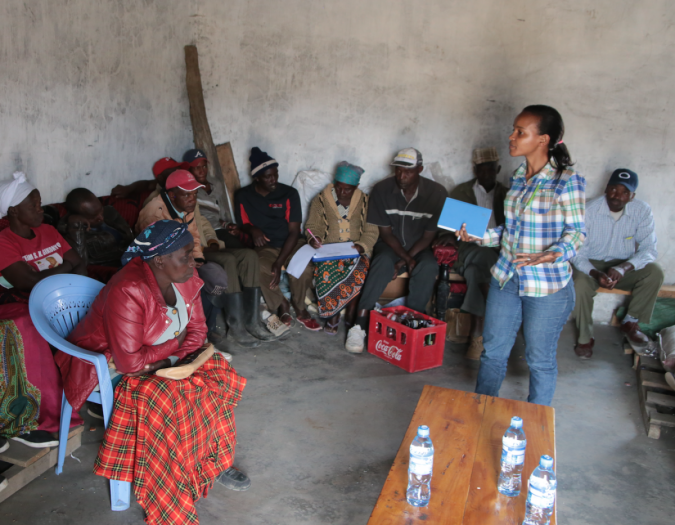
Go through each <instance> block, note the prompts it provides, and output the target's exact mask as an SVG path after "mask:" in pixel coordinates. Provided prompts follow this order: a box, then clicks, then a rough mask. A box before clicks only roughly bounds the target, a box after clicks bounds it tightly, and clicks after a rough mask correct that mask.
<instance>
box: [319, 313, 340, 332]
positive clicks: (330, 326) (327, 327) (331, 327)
mask: <svg viewBox="0 0 675 525" xmlns="http://www.w3.org/2000/svg"><path fill="white" fill-rule="evenodd" d="M339 326H340V318H339V317H338V320H337V321H336V322H335V324H330V319H329V320H328V321H326V324H325V325H324V326H323V331H324V332H326V333H327V334H328V335H337V333H338V327H339Z"/></svg>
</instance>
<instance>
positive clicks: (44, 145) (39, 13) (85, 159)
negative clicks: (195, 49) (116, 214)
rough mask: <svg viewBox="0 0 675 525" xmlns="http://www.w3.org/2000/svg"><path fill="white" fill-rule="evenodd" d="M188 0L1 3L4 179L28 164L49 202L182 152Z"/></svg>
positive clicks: (134, 175) (131, 176) (147, 169)
mask: <svg viewBox="0 0 675 525" xmlns="http://www.w3.org/2000/svg"><path fill="white" fill-rule="evenodd" d="M184 3H185V2H181V1H180V0H162V1H161V2H153V1H152V0H145V1H136V0H127V1H110V0H106V1H103V2H91V1H87V0H73V1H65V0H54V1H51V2H43V1H39V0H26V1H21V2H19V1H16V0H8V1H7V2H3V3H2V4H0V64H1V67H0V92H1V93H2V96H1V97H0V175H1V177H0V178H2V179H6V178H7V177H11V174H12V171H14V170H15V169H21V170H24V171H25V172H26V173H27V174H28V176H29V178H30V180H31V181H33V182H34V183H35V184H37V185H38V186H39V188H40V190H41V193H42V199H43V202H45V203H47V202H52V201H54V200H62V199H63V198H64V197H65V195H66V193H67V192H68V191H69V190H71V189H73V188H75V187H77V186H81V185H82V186H86V187H89V188H90V189H92V190H93V191H94V192H95V193H97V194H99V195H105V194H109V193H110V189H111V188H112V187H113V186H114V185H115V184H117V183H118V182H122V181H127V182H130V181H132V180H135V179H138V178H141V177H143V178H151V177H152V172H151V167H152V163H153V162H154V161H155V160H157V159H158V158H160V157H162V156H164V155H172V154H174V152H176V151H178V152H181V153H182V151H183V150H184V148H185V147H186V146H187V145H189V144H190V141H191V138H192V133H191V131H190V129H189V125H190V118H189V113H188V105H187V95H186V93H185V81H184V78H185V65H184V64H185V62H184V58H183V46H184V45H185V43H189V42H190V41H191V39H192V31H193V30H192V27H191V24H190V18H189V13H190V10H189V8H188V6H183V4H184ZM181 11H183V13H182V14H181ZM177 14H179V15H180V16H176V15H177Z"/></svg>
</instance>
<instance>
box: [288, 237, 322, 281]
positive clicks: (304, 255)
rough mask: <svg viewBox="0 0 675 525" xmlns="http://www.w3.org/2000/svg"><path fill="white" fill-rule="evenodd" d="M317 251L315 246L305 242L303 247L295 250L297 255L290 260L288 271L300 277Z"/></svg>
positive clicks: (297, 277)
mask: <svg viewBox="0 0 675 525" xmlns="http://www.w3.org/2000/svg"><path fill="white" fill-rule="evenodd" d="M315 253H316V250H315V249H314V248H312V247H311V246H310V245H309V244H305V245H304V246H303V247H302V248H300V249H299V250H298V251H297V252H295V255H294V256H293V257H292V258H291V260H290V262H289V263H288V267H287V268H286V273H289V274H291V275H292V276H293V277H295V278H296V279H299V278H300V276H301V275H302V272H304V271H305V268H307V265H308V264H309V261H311V260H312V257H314V254H315Z"/></svg>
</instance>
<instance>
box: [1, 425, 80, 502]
mask: <svg viewBox="0 0 675 525" xmlns="http://www.w3.org/2000/svg"><path fill="white" fill-rule="evenodd" d="M83 430H84V426H83V425H80V426H79V427H75V428H73V429H71V430H70V433H69V434H68V444H67V445H66V456H68V455H70V454H71V453H72V452H73V451H74V450H77V449H78V448H80V445H81V444H82V431H83ZM9 443H10V444H9V449H7V450H6V451H5V452H3V453H2V454H0V461H6V462H8V463H12V465H13V466H11V467H10V468H9V469H7V470H6V471H5V472H3V473H2V475H3V476H5V477H6V478H7V487H6V488H5V489H4V490H2V491H0V503H1V502H3V501H5V500H6V499H7V498H9V497H10V496H11V495H12V494H14V493H15V492H16V491H18V490H20V489H22V488H23V487H25V486H26V485H28V483H30V482H31V481H33V480H34V479H35V478H37V477H38V476H40V475H42V474H44V473H45V472H46V471H47V470H49V469H50V468H51V467H54V466H56V460H57V456H58V453H59V449H58V447H54V448H30V447H28V446H26V445H24V444H23V443H19V442H18V441H14V440H10V442H9Z"/></svg>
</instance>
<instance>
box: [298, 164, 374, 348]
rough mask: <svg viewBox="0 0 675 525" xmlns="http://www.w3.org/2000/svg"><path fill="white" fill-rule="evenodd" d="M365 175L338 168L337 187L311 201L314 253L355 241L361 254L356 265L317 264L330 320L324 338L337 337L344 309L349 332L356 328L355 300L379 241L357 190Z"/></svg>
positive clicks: (322, 308)
mask: <svg viewBox="0 0 675 525" xmlns="http://www.w3.org/2000/svg"><path fill="white" fill-rule="evenodd" d="M362 174H363V169H362V168H360V167H358V166H354V165H352V164H349V163H348V162H344V161H343V162H340V163H339V164H338V166H337V170H336V171H335V182H334V183H333V184H329V185H328V186H326V187H325V188H324V189H323V191H322V192H321V193H319V195H317V196H316V197H314V199H313V200H312V203H311V205H310V208H309V217H308V218H307V223H306V224H305V230H306V237H307V240H308V241H309V244H310V245H312V247H314V248H319V247H321V245H323V244H330V243H336V242H349V241H351V242H353V243H354V244H353V246H354V248H356V250H358V252H359V254H360V257H354V258H352V259H337V260H332V261H324V262H317V263H315V268H314V284H315V285H316V295H317V297H318V299H319V315H320V316H321V317H323V318H324V319H326V325H325V326H324V332H326V333H328V334H331V335H334V334H336V333H337V331H338V325H339V324H340V311H341V310H342V309H343V308H345V307H346V308H347V310H346V314H347V315H346V316H345V324H346V326H347V330H349V327H350V326H351V325H352V324H353V323H354V317H355V315H356V305H357V303H358V300H356V297H357V296H358V295H359V293H360V292H361V288H362V287H363V281H364V279H365V278H366V274H367V273H368V267H369V266H370V259H369V258H370V255H371V254H372V251H373V246H374V245H375V241H377V237H378V229H377V226H374V225H372V224H368V223H367V222H366V214H367V212H368V196H367V195H366V194H365V193H363V192H362V191H361V190H359V189H358V185H359V181H360V179H361V175H362ZM310 232H311V233H310Z"/></svg>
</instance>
